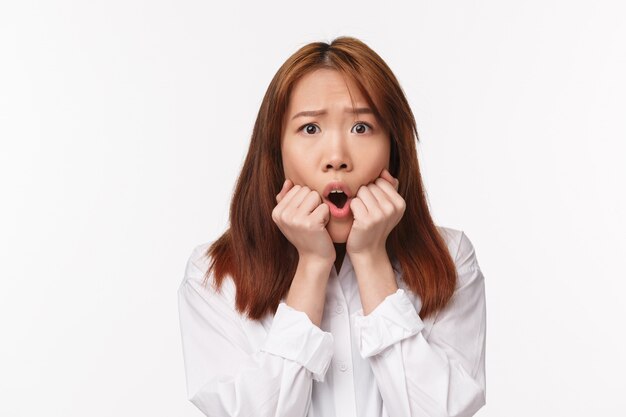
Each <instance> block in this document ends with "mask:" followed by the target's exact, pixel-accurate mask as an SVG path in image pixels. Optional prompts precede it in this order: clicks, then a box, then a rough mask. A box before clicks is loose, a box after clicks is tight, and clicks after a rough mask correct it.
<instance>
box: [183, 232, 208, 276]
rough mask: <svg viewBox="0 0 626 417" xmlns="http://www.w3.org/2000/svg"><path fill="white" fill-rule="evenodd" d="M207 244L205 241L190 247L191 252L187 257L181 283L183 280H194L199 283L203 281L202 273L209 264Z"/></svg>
mask: <svg viewBox="0 0 626 417" xmlns="http://www.w3.org/2000/svg"><path fill="white" fill-rule="evenodd" d="M209 246H210V243H208V242H206V243H202V244H199V245H196V246H194V247H193V248H192V250H191V254H190V255H189V257H188V258H187V264H186V266H185V277H184V279H183V283H184V282H185V281H194V282H195V283H198V284H199V283H202V281H204V275H205V274H206V272H207V270H208V269H209V264H210V259H209V258H208V256H207V250H208V248H209Z"/></svg>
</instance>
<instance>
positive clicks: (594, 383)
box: [0, 0, 626, 417]
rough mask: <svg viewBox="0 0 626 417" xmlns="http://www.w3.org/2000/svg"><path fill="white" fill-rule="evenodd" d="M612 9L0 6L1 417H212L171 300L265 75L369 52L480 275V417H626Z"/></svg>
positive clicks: (240, 146)
mask: <svg viewBox="0 0 626 417" xmlns="http://www.w3.org/2000/svg"><path fill="white" fill-rule="evenodd" d="M624 12H625V10H624V7H623V6H621V5H620V2H618V1H615V2H602V1H593V2H592V1H574V2H572V1H555V0H541V1H501V0H500V1H495V0H492V1H482V2H475V1H474V2H468V1H446V2H434V1H432V2H426V1H419V2H412V3H410V5H409V3H408V2H407V3H406V4H405V3H398V4H391V3H389V2H386V3H385V4H383V3H382V2H366V1H354V2H336V3H335V2H329V1H315V2H306V3H302V4H297V3H294V2H291V1H281V2H272V3H271V4H270V3H268V2H252V1H250V2H247V3H241V2H228V5H224V4H213V3H211V2H208V1H205V2H203V1H180V0H178V1H173V0H170V1H147V0H144V1H139V0H132V1H131V0H124V1H120V0H116V1H110V0H109V1H102V0H97V1H88V2H84V1H74V2H72V1H53V2H51V1H30V2H18V1H14V2H8V3H7V2H3V3H2V4H1V5H0V60H1V61H0V138H1V142H0V184H1V187H0V192H1V198H2V200H1V201H2V203H1V204H0V245H1V247H0V256H1V258H0V259H1V262H0V274H1V275H0V277H1V280H0V340H1V342H0V415H2V416H7V417H9V416H11V417H19V416H37V415H46V416H63V417H69V416H84V415H89V416H91V417H101V416H153V417H156V416H199V415H200V412H199V411H197V410H196V409H195V407H194V406H193V405H192V404H191V403H189V402H188V401H187V399H186V393H185V386H184V384H185V380H184V373H183V362H182V350H181V345H180V334H179V327H178V312H177V305H176V290H177V288H178V285H179V283H180V281H181V280H182V277H183V271H184V267H185V263H186V261H187V257H188V256H189V255H190V253H191V250H192V248H193V247H194V246H196V245H198V244H200V243H203V242H208V241H212V240H214V239H216V238H217V237H218V236H219V235H220V234H221V233H222V232H223V231H224V230H225V228H226V226H227V220H228V208H229V203H230V196H231V193H232V191H233V186H234V183H235V180H236V178H237V175H238V173H239V169H240V168H241V164H242V162H243V158H244V156H245V153H246V151H247V147H248V141H249V138H250V134H251V131H252V125H253V123H254V120H255V118H256V113H257V111H258V107H259V105H260V103H261V99H262V96H263V94H264V92H265V89H266V88H267V86H268V84H269V82H270V80H271V78H272V76H273V75H274V73H275V72H276V70H277V69H278V67H279V66H280V65H281V64H282V62H283V61H284V60H285V59H287V57H288V56H289V55H291V54H292V53H293V52H295V51H296V50H297V49H298V48H299V47H300V46H303V45H304V44H306V43H308V42H312V41H318V40H323V41H330V40H332V39H333V38H334V37H336V36H339V35H352V36H356V37H358V38H360V39H362V40H363V41H364V42H366V43H367V44H368V45H369V46H371V47H372V48H373V49H374V50H375V51H377V52H378V53H379V54H380V55H381V56H382V58H383V59H384V60H385V61H386V62H387V63H388V64H389V66H390V67H391V68H392V70H393V71H394V72H395V74H396V75H397V76H398V78H399V80H400V83H401V85H402V87H403V89H404V90H405V92H406V94H407V96H408V98H409V101H410V103H411V106H412V109H413V111H414V113H415V116H416V118H417V122H418V132H419V135H420V141H421V142H420V144H419V145H418V152H419V158H420V163H421V167H422V173H423V176H424V180H425V182H426V185H427V191H428V197H429V202H430V205H431V208H432V214H433V216H434V218H435V221H436V223H437V224H440V225H443V226H448V227H453V228H457V229H461V230H464V231H465V232H466V234H467V235H468V237H469V238H470V240H471V241H472V242H473V244H474V246H475V248H476V253H477V256H478V259H479V263H480V265H481V268H482V270H483V273H484V275H485V278H486V285H487V287H486V288H487V300H488V306H487V307H488V329H487V405H486V406H485V407H484V408H483V409H482V410H481V411H480V412H479V413H478V415H479V416H481V417H502V416H506V417H514V416H529V415H532V416H590V415H598V416H608V415H618V414H620V415H621V414H622V413H623V412H624V410H623V396H624V394H623V390H624V379H623V377H624V374H625V373H626V359H625V355H624V353H623V352H625V351H626V341H625V340H626V339H625V337H624V331H623V329H624V324H623V319H624V318H625V317H626V303H625V302H624V301H623V299H622V298H623V294H624V289H625V285H624V281H625V279H626V274H625V273H624V257H625V255H626V245H625V242H624V239H625V236H626V221H625V220H624V215H625V213H626V196H625V191H624V189H625V188H626V187H625V178H626V172H625V171H626V168H624V162H625V160H626V146H625V145H624V141H625V140H626V122H625V115H626V77H625V76H624V74H626V47H625V42H624V39H626V24H625V18H624V16H625V13H624Z"/></svg>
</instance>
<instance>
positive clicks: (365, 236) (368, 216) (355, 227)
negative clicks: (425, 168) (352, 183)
mask: <svg viewBox="0 0 626 417" xmlns="http://www.w3.org/2000/svg"><path fill="white" fill-rule="evenodd" d="M405 208H406V203H405V201H404V199H403V198H402V196H400V194H398V180H397V179H395V178H394V177H392V176H391V174H390V173H389V171H387V169H384V170H383V172H382V173H381V175H380V177H378V178H377V179H376V181H374V182H373V183H370V184H368V185H362V186H361V187H360V188H359V190H358V192H357V194H356V196H355V197H354V198H353V199H352V201H351V202H350V209H351V210H352V215H353V216H354V222H353V223H352V229H351V230H350V234H349V235H348V240H347V242H346V252H347V253H348V254H350V255H357V254H374V253H377V252H380V251H383V252H386V251H385V243H386V241H387V236H389V233H391V231H392V230H393V228H394V227H396V225H397V224H398V223H399V222H400V219H401V218H402V215H403V214H404V210H405Z"/></svg>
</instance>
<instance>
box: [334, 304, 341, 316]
mask: <svg viewBox="0 0 626 417" xmlns="http://www.w3.org/2000/svg"><path fill="white" fill-rule="evenodd" d="M335 312H336V313H337V314H341V313H343V306H341V305H338V306H337V307H335Z"/></svg>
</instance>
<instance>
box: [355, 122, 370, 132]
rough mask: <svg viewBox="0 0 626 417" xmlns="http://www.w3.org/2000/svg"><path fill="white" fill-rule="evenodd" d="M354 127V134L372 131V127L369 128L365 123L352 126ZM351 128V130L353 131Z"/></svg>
mask: <svg viewBox="0 0 626 417" xmlns="http://www.w3.org/2000/svg"><path fill="white" fill-rule="evenodd" d="M354 127H356V128H357V132H356V133H359V134H361V133H366V129H365V128H367V129H369V130H372V126H370V125H369V124H367V123H365V122H357V124H355V125H354ZM354 127H353V129H354Z"/></svg>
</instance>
